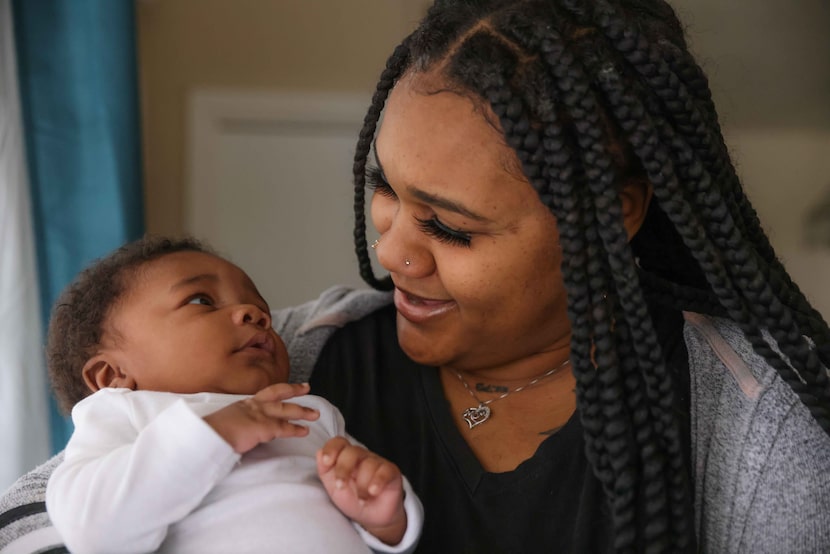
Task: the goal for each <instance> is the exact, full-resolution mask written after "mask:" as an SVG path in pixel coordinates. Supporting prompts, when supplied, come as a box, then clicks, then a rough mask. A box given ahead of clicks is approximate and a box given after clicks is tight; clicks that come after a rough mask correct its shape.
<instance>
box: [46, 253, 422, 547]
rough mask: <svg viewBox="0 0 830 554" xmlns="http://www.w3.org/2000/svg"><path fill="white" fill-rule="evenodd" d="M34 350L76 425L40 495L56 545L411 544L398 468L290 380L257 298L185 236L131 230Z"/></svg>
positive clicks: (57, 311)
mask: <svg viewBox="0 0 830 554" xmlns="http://www.w3.org/2000/svg"><path fill="white" fill-rule="evenodd" d="M47 354H48V362H49V373H50V377H51V379H52V383H53V387H54V389H55V393H56V395H57V396H58V399H59V401H60V403H61V407H62V408H63V409H64V410H67V411H68V410H70V409H71V411H72V420H73V422H74V424H75V432H74V433H73V435H72V437H71V439H70V440H69V443H68V445H67V447H66V450H65V458H64V460H63V463H62V464H61V465H60V466H59V467H58V468H57V469H56V470H55V472H54V473H53V474H52V476H51V478H50V480H49V484H48V488H47V492H46V506H47V510H48V513H49V516H50V518H51V519H52V521H53V523H54V525H55V527H56V528H57V529H58V531H59V532H60V534H61V536H62V537H63V539H64V541H65V542H66V546H67V547H68V548H69V549H70V550H72V551H82V552H148V551H155V550H161V551H169V552H223V553H227V552H265V551H268V552H291V553H296V552H338V553H346V552H367V551H369V549H370V548H371V549H372V550H374V551H378V552H407V551H412V550H414V548H415V545H416V543H417V539H418V537H419V534H420V528H421V523H422V520H423V514H422V509H421V505H420V502H419V501H418V499H417V497H416V496H415V494H414V493H413V491H412V490H411V488H410V487H409V484H408V482H407V481H406V479H405V478H404V477H403V476H402V475H401V473H400V471H399V470H398V468H397V466H395V465H394V464H393V463H391V462H389V461H388V460H386V459H384V458H381V457H380V456H378V455H377V454H374V453H372V452H370V451H368V450H366V449H365V448H364V447H362V446H361V445H359V444H357V443H355V442H354V441H353V440H352V439H350V438H347V437H345V426H344V422H343V418H342V416H341V415H340V412H339V411H338V410H337V409H336V408H335V407H334V406H332V405H331V404H329V403H328V402H327V401H326V400H324V399H322V398H319V397H315V396H310V395H307V393H308V392H309V388H308V385H307V384H289V383H288V382H287V381H288V353H287V351H286V348H285V345H284V344H283V341H282V340H281V339H280V337H279V336H278V335H277V334H276V332H275V331H274V330H273V329H272V328H271V317H270V312H269V308H268V304H267V303H266V302H265V300H263V298H262V296H261V295H260V294H259V292H258V291H257V289H256V287H255V286H254V284H253V282H252V281H251V279H250V278H249V277H248V276H247V275H246V274H245V273H244V272H243V271H242V270H241V269H239V268H238V267H237V266H235V265H233V264H232V263H230V262H228V261H227V260H224V259H222V258H220V257H219V256H217V255H215V254H213V253H211V252H210V251H209V250H207V249H206V248H205V247H203V246H202V245H201V244H200V243H198V242H197V241H194V240H192V239H187V238H186V239H181V240H170V239H163V238H144V239H141V240H139V241H136V242H134V243H130V244H128V245H126V246H123V247H122V248H120V249H118V250H116V251H115V252H114V253H112V254H110V255H109V256H108V257H106V258H103V259H102V260H100V261H98V262H97V263H96V264H94V265H93V266H91V267H89V268H88V269H86V270H85V271H83V272H82V273H81V274H80V275H79V276H78V277H77V278H76V280H75V281H74V282H73V283H72V284H71V285H70V286H69V287H67V289H66V290H65V291H64V292H63V294H62V295H61V297H60V298H59V299H58V301H57V302H56V304H55V307H54V310H53V313H52V318H51V321H50V324H49V333H48V344H47ZM344 516H345V517H344ZM347 518H348V519H347ZM349 520H351V521H349Z"/></svg>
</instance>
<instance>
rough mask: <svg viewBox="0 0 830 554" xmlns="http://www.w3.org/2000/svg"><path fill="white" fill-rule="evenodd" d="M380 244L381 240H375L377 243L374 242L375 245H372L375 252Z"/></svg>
mask: <svg viewBox="0 0 830 554" xmlns="http://www.w3.org/2000/svg"><path fill="white" fill-rule="evenodd" d="M378 244H380V239H375V242H373V243H372V250H374V249H375V248H377V247H378Z"/></svg>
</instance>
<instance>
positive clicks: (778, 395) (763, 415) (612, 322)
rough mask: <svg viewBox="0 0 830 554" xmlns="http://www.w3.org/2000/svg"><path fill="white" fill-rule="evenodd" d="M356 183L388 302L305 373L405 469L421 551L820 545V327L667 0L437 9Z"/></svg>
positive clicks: (389, 96) (826, 446)
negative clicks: (769, 231) (419, 516)
mask: <svg viewBox="0 0 830 554" xmlns="http://www.w3.org/2000/svg"><path fill="white" fill-rule="evenodd" d="M382 110H384V116H383V122H382V124H380V128H379V130H378V131H377V133H375V130H376V126H377V125H378V120H379V115H380V113H381V111H382ZM372 141H375V142H374V156H375V159H374V160H372V161H371V163H372V164H373V165H375V166H376V167H369V168H368V169H367V165H368V164H369V163H370V162H369V158H370V147H371V144H372ZM367 175H368V181H367V179H366V176H367ZM366 182H368V185H369V186H370V187H371V188H373V189H374V195H373V196H372V200H371V210H370V211H371V219H372V222H373V224H374V226H375V227H376V228H377V230H378V231H379V233H380V239H379V241H378V242H377V243H376V244H375V245H374V247H375V253H376V254H377V257H378V260H379V262H380V264H381V265H382V266H383V267H384V268H385V269H386V270H388V271H389V273H390V275H391V282H390V281H389V280H388V279H381V280H379V279H377V278H376V277H375V276H374V275H373V274H372V271H371V266H370V264H369V257H368V250H367V245H366V240H365V224H364V216H363V211H364V209H363V208H364V184H365V183H366ZM355 184H356V201H355V209H356V216H357V226H356V229H355V237H356V244H357V252H358V256H359V258H360V262H361V269H362V274H363V276H364V279H365V280H366V281H367V282H368V283H370V284H371V285H372V286H374V287H376V288H379V289H388V288H390V287H394V307H395V310H394V311H393V310H392V309H391V308H390V309H386V310H380V311H378V312H375V313H374V314H372V315H371V316H369V317H365V318H363V319H361V320H360V321H358V322H357V323H354V324H352V325H349V326H346V327H345V328H343V329H342V330H340V331H339V332H338V333H336V334H335V335H334V336H333V337H332V338H331V339H330V340H329V341H328V343H327V345H326V347H325V348H324V349H323V352H322V354H321V356H320V358H319V359H318V361H317V365H316V369H315V371H314V374H313V377H312V387H313V389H314V390H315V391H317V393H318V394H323V395H324V396H328V397H329V398H331V399H332V400H333V402H334V403H335V404H336V405H338V406H339V407H340V408H341V409H342V410H343V411H344V414H345V415H346V419H347V421H349V422H350V424H351V428H350V429H351V431H352V432H353V433H354V434H355V435H357V436H359V437H361V439H362V440H363V441H365V442H366V443H367V445H368V446H369V447H370V448H375V449H377V450H378V451H379V452H380V453H381V454H383V455H386V456H388V457H390V458H391V459H393V460H395V461H396V462H397V463H398V464H400V465H401V468H402V470H403V471H404V473H405V474H407V475H408V476H409V477H410V478H411V479H413V483H415V488H416V490H418V493H419V494H420V495H421V498H422V499H423V501H424V504H425V509H426V518H427V519H426V527H425V531H424V536H423V538H422V542H421V546H422V548H423V550H424V551H425V552H437V551H446V552H460V551H469V552H484V551H494V552H496V551H497V552H536V551H556V552H600V551H609V550H615V551H620V552H641V551H646V552H681V551H693V550H694V549H695V548H696V542H697V543H698V544H697V546H699V547H700V548H701V549H703V550H704V551H707V552H708V551H711V552H726V551H729V552H737V551H753V552H757V551H764V552H785V551H786V552H793V551H816V552H819V551H826V550H827V549H828V548H830V532H828V511H827V510H828V508H830V485H828V483H830V464H828V461H827V454H828V453H830V440H828V436H827V432H828V430H830V418H829V417H828V416H830V413H829V412H828V410H829V409H830V402H828V396H829V394H828V393H830V388H828V379H827V372H826V369H825V368H826V367H827V365H828V363H827V362H828V358H830V356H828V347H830V334H829V333H828V328H827V325H826V323H825V322H824V321H823V319H822V318H821V316H820V315H819V314H818V313H817V312H816V311H815V310H814V309H812V308H811V307H810V305H809V304H808V302H807V301H806V300H805V298H804V296H803V295H802V294H801V293H800V292H799V290H798V288H797V287H796V286H795V285H794V284H793V283H792V281H791V280H790V278H789V277H788V276H787V273H786V271H785V270H784V268H783V267H782V266H781V264H780V263H779V261H778V260H777V259H776V257H775V254H774V253H773V251H772V248H771V247H770V245H769V242H768V241H767V239H766V237H765V236H764V234H763V232H762V231H761V229H760V227H759V224H758V221H757V218H756V216H755V213H754V211H753V210H752V208H751V206H750V204H749V202H748V201H747V199H746V197H745V196H744V194H743V191H742V190H741V186H740V183H739V182H738V178H737V176H736V175H735V172H734V170H733V168H732V166H731V163H730V160H729V157H728V155H727V150H726V147H725V145H724V143H723V140H722V138H721V135H720V130H719V127H718V123H717V116H716V113H715V110H714V107H713V105H712V102H711V98H710V93H709V90H708V87H707V83H706V79H705V77H704V75H703V74H702V73H701V71H700V69H699V68H698V67H697V65H696V64H695V63H694V61H693V60H692V58H691V56H690V55H689V53H688V52H687V49H686V45H685V42H684V39H683V35H682V31H681V27H680V24H679V23H678V21H677V19H676V17H675V15H674V13H673V11H672V10H671V8H670V7H669V6H668V5H666V4H665V3H663V2H660V1H641V2H635V1H616V2H610V1H608V0H595V1H593V2H589V3H588V2H575V1H568V0H560V1H535V2H534V1H526V2H522V1H496V0H494V1H489V2H487V1H478V2H476V1H472V0H471V1H467V2H439V3H438V4H437V5H436V6H435V7H433V9H432V10H431V11H430V13H429V14H428V16H427V18H426V19H425V21H424V22H423V23H422V24H421V26H420V27H419V28H418V29H417V30H416V31H415V32H414V33H413V34H412V35H411V36H410V37H408V38H407V39H406V40H405V41H404V42H403V44H402V45H401V46H400V47H398V49H397V50H396V51H395V53H394V54H393V55H392V57H391V58H390V59H389V62H388V64H387V67H386V70H385V72H384V73H383V75H382V77H381V80H380V83H379V85H378V89H377V92H376V94H375V97H374V100H373V103H372V107H371V109H370V111H369V114H368V116H367V117H366V122H365V125H364V129H363V131H362V133H361V138H360V142H359V143H358V148H357V153H356V161H355ZM629 241H630V242H629ZM683 311H687V312H689V313H688V314H687V315H686V317H685V320H686V322H685V324H684V318H683V314H682V312H683ZM699 314H707V315H709V316H717V317H718V318H720V319H710V318H707V317H704V316H702V315H699ZM684 327H685V340H684ZM393 329H396V335H397V339H398V341H397V343H396V341H394V340H393V337H392V335H393ZM398 346H399V347H400V349H401V350H402V353H401V352H400V351H399V350H398ZM404 354H405V355H404ZM718 356H722V357H724V358H725V362H726V363H724V361H721V360H720V358H719V357H718ZM338 360H340V363H339V364H338ZM690 374H691V383H690ZM728 375H732V376H733V377H734V379H735V380H731V381H730V380H728V379H729V378H728V377H727V376H728ZM575 409H576V412H575ZM575 413H576V416H574V414H575ZM784 414H786V415H784ZM796 414H797V415H796ZM783 437H787V438H786V439H784V438H783ZM796 437H797V438H796ZM770 444H773V446H770ZM759 465H760V466H763V469H760V468H759V467H758V466H759ZM796 466H797V467H798V469H797V470H796V469H794V468H795V467H796ZM788 468H791V469H788ZM805 472H806V473H805ZM810 489H812V490H811V493H810V494H807V495H802V494H801V493H800V492H797V491H799V490H810ZM695 516H697V518H695Z"/></svg>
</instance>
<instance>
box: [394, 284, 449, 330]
mask: <svg viewBox="0 0 830 554" xmlns="http://www.w3.org/2000/svg"><path fill="white" fill-rule="evenodd" d="M395 308H396V309H397V310H398V313H399V314H401V315H402V316H403V317H404V318H405V319H406V320H407V321H411V322H412V323H423V322H425V321H427V320H429V319H431V318H434V317H437V316H440V315H442V314H445V313H446V312H448V311H450V310H452V309H453V308H455V302H453V301H452V300H433V299H429V298H423V297H420V296H416V295H414V294H410V293H408V292H406V291H403V290H401V289H399V288H396V289H395Z"/></svg>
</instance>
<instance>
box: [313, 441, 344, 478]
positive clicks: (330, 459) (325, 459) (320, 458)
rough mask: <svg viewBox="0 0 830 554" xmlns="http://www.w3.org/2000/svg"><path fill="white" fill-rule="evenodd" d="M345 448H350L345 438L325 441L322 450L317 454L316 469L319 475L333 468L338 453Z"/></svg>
mask: <svg viewBox="0 0 830 554" xmlns="http://www.w3.org/2000/svg"><path fill="white" fill-rule="evenodd" d="M347 446H351V443H350V442H349V441H348V440H347V439H346V438H345V437H334V438H331V439H329V440H328V441H326V444H324V445H323V448H321V449H320V450H319V451H318V452H317V469H318V471H319V472H320V474H323V473H326V472H327V471H329V470H330V469H331V468H332V467H333V466H334V463H335V462H336V461H337V459H338V457H339V456H340V453H341V452H342V451H343V449H344V448H346V447H347Z"/></svg>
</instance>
